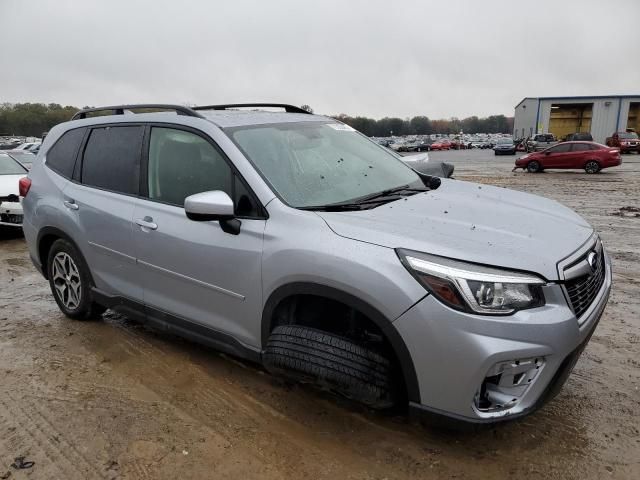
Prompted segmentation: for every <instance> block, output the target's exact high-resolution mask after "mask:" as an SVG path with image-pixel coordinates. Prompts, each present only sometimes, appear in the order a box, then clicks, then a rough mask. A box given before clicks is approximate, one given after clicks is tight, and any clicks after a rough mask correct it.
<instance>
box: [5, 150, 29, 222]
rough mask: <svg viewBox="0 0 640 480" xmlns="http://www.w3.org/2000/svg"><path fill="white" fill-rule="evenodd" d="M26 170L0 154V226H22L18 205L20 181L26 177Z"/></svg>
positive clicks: (20, 207)
mask: <svg viewBox="0 0 640 480" xmlns="http://www.w3.org/2000/svg"><path fill="white" fill-rule="evenodd" d="M27 173H28V172H27V169H26V168H25V167H23V166H22V165H21V164H20V163H19V162H17V161H16V160H14V159H13V158H11V156H10V155H7V154H6V153H4V152H0V225H1V226H5V227H21V226H22V218H23V212H22V205H21V204H20V197H19V195H20V191H19V187H18V185H19V183H20V180H21V179H23V178H25V177H26V176H27Z"/></svg>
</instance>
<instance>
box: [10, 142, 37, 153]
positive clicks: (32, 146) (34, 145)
mask: <svg viewBox="0 0 640 480" xmlns="http://www.w3.org/2000/svg"><path fill="white" fill-rule="evenodd" d="M39 146H40V142H29V143H23V144H21V145H18V146H17V147H16V148H14V149H13V150H25V151H27V152H30V151H32V150H34V149H36V148H38V147H39Z"/></svg>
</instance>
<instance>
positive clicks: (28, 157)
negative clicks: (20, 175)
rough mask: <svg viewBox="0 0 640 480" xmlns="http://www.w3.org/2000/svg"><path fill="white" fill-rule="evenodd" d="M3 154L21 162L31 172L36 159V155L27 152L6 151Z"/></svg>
mask: <svg viewBox="0 0 640 480" xmlns="http://www.w3.org/2000/svg"><path fill="white" fill-rule="evenodd" d="M3 153H6V154H7V155H9V156H10V157H11V158H13V159H14V160H17V161H18V162H20V163H21V164H22V166H24V167H25V168H26V169H27V170H31V165H32V164H33V160H34V159H35V158H36V156H35V154H34V153H31V152H29V151H27V150H5V152H3Z"/></svg>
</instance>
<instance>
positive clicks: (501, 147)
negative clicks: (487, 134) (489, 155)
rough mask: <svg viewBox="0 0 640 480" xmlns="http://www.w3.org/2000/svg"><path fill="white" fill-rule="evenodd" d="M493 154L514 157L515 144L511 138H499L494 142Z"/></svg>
mask: <svg viewBox="0 0 640 480" xmlns="http://www.w3.org/2000/svg"><path fill="white" fill-rule="evenodd" d="M493 152H494V153H495V154H496V155H515V154H516V144H515V143H513V140H512V139H511V138H499V139H498V140H497V141H496V146H495V147H493Z"/></svg>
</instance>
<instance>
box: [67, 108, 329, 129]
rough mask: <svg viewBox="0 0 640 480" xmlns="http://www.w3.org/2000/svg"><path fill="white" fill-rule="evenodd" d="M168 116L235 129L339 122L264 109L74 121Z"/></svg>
mask: <svg viewBox="0 0 640 480" xmlns="http://www.w3.org/2000/svg"><path fill="white" fill-rule="evenodd" d="M167 117H173V118H178V119H187V118H192V119H193V118H200V119H204V120H208V121H210V122H211V123H213V124H214V125H216V126H218V127H220V128H232V127H241V126H248V125H265V124H270V123H291V122H336V120H335V119H333V118H330V117H325V116H323V115H313V114H309V113H289V112H271V111H265V110H198V112H197V116H188V115H183V114H180V113H178V112H172V111H162V112H148V113H146V112H145V113H133V112H128V111H125V112H124V113H123V114H116V115H100V116H95V117H87V118H78V119H75V120H71V122H78V123H80V124H83V125H95V124H100V123H109V122H117V123H120V122H130V121H140V122H154V121H159V122H162V121H166V120H167Z"/></svg>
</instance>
